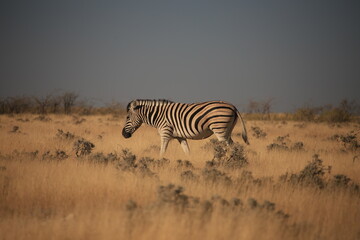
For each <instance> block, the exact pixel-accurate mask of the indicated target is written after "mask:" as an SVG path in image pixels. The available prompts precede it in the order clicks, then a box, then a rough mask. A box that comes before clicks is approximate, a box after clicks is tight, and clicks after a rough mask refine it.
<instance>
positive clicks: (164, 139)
mask: <svg viewBox="0 0 360 240" xmlns="http://www.w3.org/2000/svg"><path fill="white" fill-rule="evenodd" d="M169 142H170V138H168V137H161V148H160V156H163V155H164V154H165V152H166V149H167V146H168V145H169Z"/></svg>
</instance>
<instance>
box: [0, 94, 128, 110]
mask: <svg viewBox="0 0 360 240" xmlns="http://www.w3.org/2000/svg"><path fill="white" fill-rule="evenodd" d="M124 111H125V108H124V107H123V105H122V104H120V103H117V102H111V103H108V104H106V106H104V107H94V106H92V105H91V104H90V103H88V102H86V101H84V100H82V101H81V100H79V95H78V94H76V93H74V92H64V93H62V94H58V95H53V94H48V95H45V96H40V97H38V96H36V97H35V96H25V95H24V96H15V97H6V98H0V114H20V113H32V114H41V115H45V114H73V113H76V114H82V115H90V114H122V113H124Z"/></svg>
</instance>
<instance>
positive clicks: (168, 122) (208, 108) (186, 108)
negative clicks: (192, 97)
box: [122, 100, 249, 154]
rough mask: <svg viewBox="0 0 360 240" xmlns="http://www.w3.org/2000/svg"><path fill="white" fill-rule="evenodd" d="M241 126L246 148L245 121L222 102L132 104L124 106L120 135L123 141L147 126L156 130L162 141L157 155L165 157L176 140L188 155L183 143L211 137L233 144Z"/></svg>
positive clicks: (144, 102)
mask: <svg viewBox="0 0 360 240" xmlns="http://www.w3.org/2000/svg"><path fill="white" fill-rule="evenodd" d="M238 119H240V120H241V122H242V126H243V132H242V137H243V139H244V142H245V143H247V144H249V142H248V139H247V133H246V128H245V124H244V121H243V119H242V117H241V115H240V113H239V112H238V110H237V109H236V108H235V106H233V105H232V104H229V103H226V102H222V101H209V102H203V103H192V104H186V103H175V102H172V101H168V100H134V101H131V102H130V103H129V104H128V106H127V117H126V123H125V126H124V129H123V131H122V134H123V136H124V137H125V138H129V137H131V135H132V134H133V133H134V132H135V131H136V130H137V129H138V128H139V127H140V126H141V124H142V123H146V124H148V125H151V126H153V127H155V128H157V129H158V131H159V134H160V138H161V150H160V154H164V153H165V151H166V148H167V145H168V143H169V141H170V140H171V139H174V138H175V139H177V140H178V141H179V142H180V144H181V146H182V147H183V149H184V151H185V153H189V146H188V144H187V141H186V139H196V140H197V139H204V138H207V137H209V136H211V135H212V134H215V136H216V137H217V138H218V140H219V141H225V142H226V143H228V144H232V143H233V141H232V139H231V132H232V130H233V129H234V127H235V124H236V122H237V120H238Z"/></svg>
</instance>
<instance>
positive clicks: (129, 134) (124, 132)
mask: <svg viewBox="0 0 360 240" xmlns="http://www.w3.org/2000/svg"><path fill="white" fill-rule="evenodd" d="M122 135H123V136H124V138H129V137H131V133H129V132H127V131H126V130H125V128H124V129H123V130H122Z"/></svg>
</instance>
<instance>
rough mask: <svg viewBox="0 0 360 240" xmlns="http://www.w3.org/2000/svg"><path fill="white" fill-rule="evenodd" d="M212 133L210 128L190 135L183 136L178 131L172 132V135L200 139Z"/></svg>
mask: <svg viewBox="0 0 360 240" xmlns="http://www.w3.org/2000/svg"><path fill="white" fill-rule="evenodd" d="M212 134H213V132H212V131H211V130H210V129H207V130H205V131H202V132H200V133H197V134H191V135H190V136H189V135H187V136H183V135H182V134H180V133H178V132H174V137H181V138H186V139H193V140H200V139H204V138H208V137H210V136H211V135H212Z"/></svg>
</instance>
